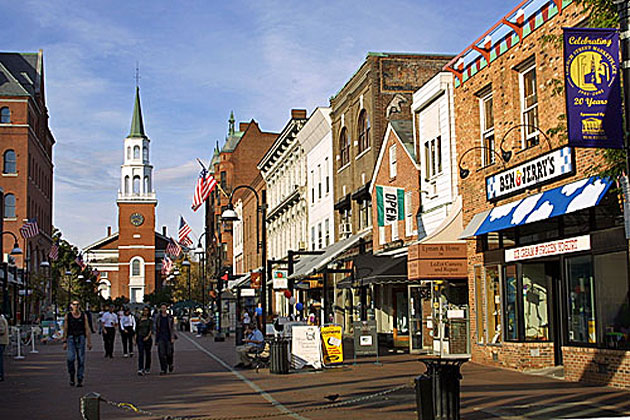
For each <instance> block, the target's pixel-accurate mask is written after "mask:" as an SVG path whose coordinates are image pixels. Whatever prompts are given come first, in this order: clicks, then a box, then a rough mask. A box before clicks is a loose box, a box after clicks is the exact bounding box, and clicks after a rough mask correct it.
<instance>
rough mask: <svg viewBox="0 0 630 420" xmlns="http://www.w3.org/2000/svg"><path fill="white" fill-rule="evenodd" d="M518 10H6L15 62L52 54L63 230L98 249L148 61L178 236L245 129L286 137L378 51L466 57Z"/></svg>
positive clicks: (59, 5) (100, 6) (247, 6)
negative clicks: (204, 173)
mask: <svg viewBox="0 0 630 420" xmlns="http://www.w3.org/2000/svg"><path fill="white" fill-rule="evenodd" d="M516 4H517V1H516V0H507V1H506V0H478V1H476V2H474V6H471V2H469V1H464V0H389V1H379V2H377V1H345V0H338V1H337V0H328V1H318V0H311V1H298V0H285V1H273V0H269V1H268V0H251V1H238V0H237V1H227V2H218V1H211V0H206V1H201V0H199V1H194V0H179V1H174V0H171V1H162V0H152V1H136V0H122V1H120V0H108V1H104V0H102V1H79V0H38V1H35V0H20V1H15V0H0V10H2V14H1V15H0V34H1V36H2V49H3V50H4V51H20V52H33V51H37V50H39V49H43V51H44V66H45V89H46V91H45V93H46V101H47V106H48V112H49V115H50V127H51V130H52V132H53V135H54V137H55V139H56V144H55V146H54V151H53V161H54V165H55V166H54V197H53V201H54V204H53V224H54V226H55V227H57V228H59V229H61V231H62V232H63V235H64V237H65V238H66V239H67V240H69V241H70V242H71V243H73V244H75V245H77V246H79V247H84V246H87V245H89V244H91V243H93V242H95V241H97V240H99V239H101V238H103V237H104V236H105V235H106V227H107V226H112V227H113V229H114V230H117V227H116V225H117V209H116V197H117V191H118V188H119V185H120V165H121V164H122V160H123V140H124V138H125V137H126V135H127V134H128V133H129V128H130V124H131V115H132V110H133V100H134V89H135V83H136V81H135V73H136V64H137V63H138V67H139V73H140V82H139V85H140V95H141V101H142V110H143V115H144V124H145V131H146V133H147V135H148V136H149V138H150V139H151V146H150V152H151V156H150V160H151V163H152V164H153V166H154V187H155V189H156V192H157V197H158V207H157V222H156V230H158V231H161V226H163V225H166V226H167V227H168V232H169V234H170V235H173V236H176V232H177V228H178V224H179V215H180V214H181V215H183V216H184V218H185V219H186V220H187V221H188V223H189V224H190V225H191V227H192V228H193V231H195V232H197V233H198V232H200V231H201V230H202V229H203V228H202V224H203V214H202V209H200V210H199V211H198V212H197V213H193V212H192V211H191V210H190V204H191V197H192V192H193V188H194V184H195V180H196V178H197V176H198V173H199V165H198V164H197V163H196V159H197V158H201V159H202V160H204V161H208V160H209V159H210V158H211V155H212V150H213V148H214V146H215V144H216V143H217V142H218V143H219V145H220V146H221V145H222V144H223V142H224V140H225V136H226V133H227V124H228V123H227V120H228V118H229V115H230V111H232V110H233V111H234V115H235V117H236V120H237V123H238V122H239V121H249V120H251V119H252V118H253V119H255V120H256V121H258V123H259V124H260V126H261V129H263V130H264V131H273V132H279V131H280V130H281V129H282V128H283V127H284V125H285V124H286V122H287V121H288V119H289V116H290V110H291V109H292V108H304V109H307V110H308V112H309V114H310V112H311V111H312V110H313V109H314V108H315V107H317V106H328V105H329V98H330V97H331V96H333V95H334V94H335V93H336V92H337V91H338V90H339V89H340V88H341V87H342V86H343V85H344V83H345V82H346V81H347V80H348V79H349V78H350V77H351V76H352V74H353V73H354V72H355V71H356V70H357V69H358V68H359V66H360V65H361V63H362V62H363V61H364V59H365V57H366V54H367V53H368V52H369V51H378V52H413V53H421V52H426V53H431V52H433V53H452V54H458V53H459V52H461V51H462V50H463V49H464V48H466V47H467V46H468V45H469V44H470V43H471V42H472V41H474V40H475V39H476V38H478V37H479V36H480V35H481V34H483V33H484V32H485V31H486V30H487V29H489V28H490V27H491V26H492V25H493V24H494V23H495V22H497V21H498V20H499V19H500V18H501V17H502V16H503V15H505V14H506V13H507V12H509V11H510V10H511V9H512V8H513V7H514V6H516Z"/></svg>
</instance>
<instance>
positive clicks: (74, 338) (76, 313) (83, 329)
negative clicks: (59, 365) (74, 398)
mask: <svg viewBox="0 0 630 420" xmlns="http://www.w3.org/2000/svg"><path fill="white" fill-rule="evenodd" d="M70 306H71V308H72V309H71V311H70V312H68V313H66V316H65V317H64V320H63V349H64V350H67V353H66V355H67V365H68V374H69V375H70V386H74V374H75V366H74V363H75V361H76V362H77V369H76V375H77V376H76V379H77V382H76V384H77V387H81V386H83V372H84V371H85V342H86V341H87V347H88V349H89V350H92V338H91V337H92V336H91V334H90V329H89V328H90V327H89V325H88V321H87V316H86V315H85V312H83V311H81V306H80V305H79V301H78V300H73V301H72V303H71V304H70Z"/></svg>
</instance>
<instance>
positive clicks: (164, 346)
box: [154, 303, 177, 375]
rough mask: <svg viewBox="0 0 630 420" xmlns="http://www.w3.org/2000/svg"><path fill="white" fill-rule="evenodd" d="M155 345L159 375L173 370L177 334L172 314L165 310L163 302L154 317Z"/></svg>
mask: <svg viewBox="0 0 630 420" xmlns="http://www.w3.org/2000/svg"><path fill="white" fill-rule="evenodd" d="M154 322H155V345H156V346H157V347H158V357H159V359H160V375H165V374H166V372H167V369H168V372H173V369H174V367H173V353H174V344H175V339H176V338H177V334H176V333H175V326H174V325H173V324H174V323H173V316H172V315H170V314H169V313H168V312H167V307H166V304H165V303H162V304H161V305H160V311H159V312H158V314H157V316H156V317H155V321H154Z"/></svg>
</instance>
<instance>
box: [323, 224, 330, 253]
mask: <svg viewBox="0 0 630 420" xmlns="http://www.w3.org/2000/svg"><path fill="white" fill-rule="evenodd" d="M324 232H325V236H324V246H328V245H330V221H329V220H328V219H326V220H324Z"/></svg>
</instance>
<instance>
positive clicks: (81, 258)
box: [74, 254, 87, 270]
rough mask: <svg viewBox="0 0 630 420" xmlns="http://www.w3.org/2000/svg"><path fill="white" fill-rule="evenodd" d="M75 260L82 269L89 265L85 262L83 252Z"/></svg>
mask: <svg viewBox="0 0 630 420" xmlns="http://www.w3.org/2000/svg"><path fill="white" fill-rule="evenodd" d="M74 262H75V263H77V265H78V266H79V267H81V270H85V267H87V265H86V264H85V263H84V262H83V255H81V254H79V255H77V257H76V258H75V259H74Z"/></svg>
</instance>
